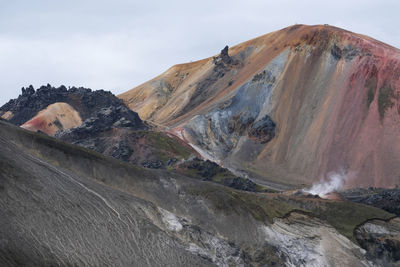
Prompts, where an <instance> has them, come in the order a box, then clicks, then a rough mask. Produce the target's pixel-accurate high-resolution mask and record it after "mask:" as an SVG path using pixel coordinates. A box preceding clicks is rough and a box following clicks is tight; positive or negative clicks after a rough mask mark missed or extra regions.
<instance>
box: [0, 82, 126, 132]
mask: <svg viewBox="0 0 400 267" xmlns="http://www.w3.org/2000/svg"><path fill="white" fill-rule="evenodd" d="M56 102H65V103H68V104H69V105H71V106H72V107H73V108H74V109H76V110H77V111H78V112H79V114H80V115H81V117H82V119H83V120H85V119H87V118H89V117H91V116H92V115H93V114H94V113H95V112H97V111H99V110H100V109H102V108H106V107H109V106H115V107H117V106H121V105H124V104H123V103H122V101H121V100H120V99H118V98H117V97H116V96H115V95H113V94H112V93H111V92H108V91H104V90H97V91H92V90H91V89H88V88H83V87H79V88H77V87H72V88H70V89H67V88H66V87H65V86H63V85H62V86H60V87H58V88H56V87H52V86H51V85H50V84H47V85H46V86H41V87H40V88H38V89H37V90H36V91H35V89H34V88H33V86H32V85H30V86H29V87H27V88H22V89H21V94H20V95H19V96H18V97H17V98H15V99H11V100H10V101H8V103H6V104H4V105H3V106H2V107H0V111H2V112H6V111H11V112H12V114H13V117H12V118H11V119H10V120H9V122H11V123H13V124H16V125H22V124H24V123H25V122H26V121H28V120H29V119H31V118H32V117H34V116H35V115H36V114H37V113H38V112H39V111H41V110H43V109H45V108H46V107H47V106H49V105H51V104H54V103H56Z"/></svg>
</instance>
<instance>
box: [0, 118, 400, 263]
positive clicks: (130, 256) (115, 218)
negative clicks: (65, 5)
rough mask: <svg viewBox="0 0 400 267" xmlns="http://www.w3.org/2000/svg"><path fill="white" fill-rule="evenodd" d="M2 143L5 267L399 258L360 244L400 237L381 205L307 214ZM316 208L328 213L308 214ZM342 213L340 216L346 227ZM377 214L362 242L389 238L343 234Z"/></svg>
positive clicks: (19, 138)
mask: <svg viewBox="0 0 400 267" xmlns="http://www.w3.org/2000/svg"><path fill="white" fill-rule="evenodd" d="M0 143H1V145H0V164H1V172H0V191H1V194H0V207H1V209H0V225H1V227H0V240H1V242H0V265H2V266H3V265H4V266H23V265H29V266H83V265H86V266H110V265H112V266H214V265H217V266H274V265H277V266H282V265H288V266H289V265H296V266H302V265H303V266H306V265H308V266H309V265H315V266H317V265H318V266H321V264H323V265H324V264H325V265H346V266H373V265H375V264H378V263H379V262H384V263H390V264H391V263H393V262H394V263H396V261H397V260H396V258H395V256H393V255H392V254H385V255H384V256H382V257H383V258H382V259H375V258H373V256H374V254H373V253H370V254H368V253H367V254H366V253H365V251H363V250H362V249H361V248H360V246H359V245H358V244H357V242H359V243H361V244H365V246H369V247H371V248H373V245H375V246H376V245H377V242H379V241H380V240H382V239H384V240H392V241H393V240H394V241H395V240H396V239H395V237H396V235H397V237H398V232H396V231H397V230H396V229H397V228H396V227H398V226H399V222H398V221H396V220H393V219H392V220H390V218H392V217H393V215H392V214H389V213H386V212H384V211H382V210H379V209H375V208H372V207H366V206H364V205H359V204H354V203H350V202H349V203H347V202H343V203H339V204H340V207H341V208H340V209H338V208H334V209H333V208H332V207H333V206H334V205H333V204H335V205H336V204H337V203H333V202H330V201H324V200H319V199H312V200H311V201H309V200H306V199H303V200H301V201H303V202H304V201H309V202H307V205H303V207H300V205H298V204H296V203H298V202H299V201H300V200H298V199H294V198H285V197H284V196H279V197H274V195H273V194H272V195H267V194H254V193H246V192H241V191H237V190H233V189H230V188H228V187H224V186H220V185H216V184H213V183H209V182H206V181H198V180H194V179H190V178H186V177H184V176H182V175H179V174H176V173H174V172H170V171H165V170H149V169H143V168H140V167H137V166H133V165H130V164H125V163H123V162H121V161H117V160H115V159H112V158H108V157H105V156H103V155H101V154H98V153H94V152H92V151H90V150H86V149H83V148H80V147H78V146H74V145H70V144H67V143H63V142H60V141H58V140H56V139H54V138H50V137H47V136H44V135H41V134H38V133H32V132H28V131H25V130H23V129H20V128H18V127H15V126H12V125H10V124H9V123H7V122H4V121H0ZM301 201H300V202H301ZM313 205H314V208H315V210H316V211H318V212H319V213H318V212H316V213H314V212H313V208H310V209H309V211H307V210H305V208H307V207H312V206H313ZM318 205H323V209H319V208H318ZM332 205H333V206H332ZM354 209H357V210H358V211H359V212H358V213H355V212H353V210H354ZM299 210H303V211H302V212H300V211H299ZM324 210H325V211H324ZM321 211H322V212H325V213H322V214H321ZM333 212H335V213H336V214H338V215H336V218H335V219H336V220H337V221H336V224H335V225H336V226H335V227H332V226H331V225H333V224H332V223H333V222H334V221H330V216H329V214H331V213H333ZM360 212H361V213H360ZM339 216H340V218H339ZM363 216H364V217H363ZM360 217H363V218H360ZM372 218H381V219H380V220H378V221H379V223H376V224H373V226H372V227H370V226H368V227H364V228H365V229H364V228H363V230H364V231H366V232H367V234H362V235H360V237H359V238H363V237H364V236H365V237H366V238H368V237H369V236H371V235H373V236H375V237H376V235H377V234H381V235H382V233H374V225H375V226H376V225H378V226H380V227H381V228H382V227H384V228H385V227H386V228H388V229H390V231H391V234H392V235H386V236H385V235H383V236H382V238H379V239H377V241H374V240H375V239H374V240H372V241H371V240H368V242H364V243H363V242H360V241H355V240H356V239H355V237H354V236H352V234H351V233H349V232H348V231H344V230H343V229H345V228H346V227H349V226H351V227H350V229H351V228H352V227H355V228H354V229H355V230H356V228H357V227H358V228H359V226H357V225H361V226H363V225H365V224H364V223H365V222H367V221H368V219H372ZM386 221H388V222H389V224H390V225H387V224H388V223H387V222H386ZM360 222H361V223H360ZM369 223H373V222H372V221H369ZM392 224H393V225H394V226H393V227H392V226H391V225H392ZM390 227H391V228H390ZM358 228H357V229H358ZM381 228H379V229H381ZM393 229H394V230H393ZM371 232H372V234H371ZM363 233H364V232H363ZM393 235H394V236H395V237H393ZM351 240H354V241H351ZM361 241H362V240H361ZM371 242H372V245H371ZM390 244H393V242H392V243H390V242H388V244H386V245H388V246H390ZM378 245H379V244H378ZM366 248H368V247H366ZM395 249H396V247H393V245H392V250H395ZM369 257H370V258H369ZM374 262H375V263H374Z"/></svg>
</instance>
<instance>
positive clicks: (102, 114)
mask: <svg viewBox="0 0 400 267" xmlns="http://www.w3.org/2000/svg"><path fill="white" fill-rule="evenodd" d="M111 128H130V129H135V130H139V129H145V128H146V126H145V125H144V124H143V122H142V120H141V119H140V118H139V116H138V115H137V113H136V112H133V111H132V110H130V109H128V108H126V107H124V106H117V107H115V106H109V107H107V108H102V109H101V110H99V111H98V112H97V113H95V114H94V115H93V116H92V117H90V118H88V119H86V120H85V121H84V122H83V123H82V125H80V126H79V127H76V128H72V129H68V130H65V131H62V132H59V133H57V134H56V137H57V138H59V139H61V140H64V141H67V142H74V143H79V141H80V140H82V141H87V140H88V139H90V138H93V137H94V136H96V135H98V134H99V133H101V132H104V131H108V130H110V129H111Z"/></svg>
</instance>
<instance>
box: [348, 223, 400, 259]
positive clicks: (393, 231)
mask: <svg viewBox="0 0 400 267" xmlns="http://www.w3.org/2000/svg"><path fill="white" fill-rule="evenodd" d="M354 234H355V237H356V239H357V242H358V243H359V244H360V245H361V247H362V248H364V249H365V250H366V251H367V255H368V257H369V258H370V259H372V260H374V261H375V262H376V263H377V264H378V265H379V266H399V264H400V218H395V219H392V220H389V221H382V220H371V221H368V222H366V223H364V224H362V225H361V226H360V227H358V228H357V229H356V230H355V232H354Z"/></svg>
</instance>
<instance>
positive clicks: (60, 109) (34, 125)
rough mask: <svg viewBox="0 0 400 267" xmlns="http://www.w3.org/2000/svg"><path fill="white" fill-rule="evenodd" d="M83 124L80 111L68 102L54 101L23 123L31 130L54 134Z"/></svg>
mask: <svg viewBox="0 0 400 267" xmlns="http://www.w3.org/2000/svg"><path fill="white" fill-rule="evenodd" d="M81 124H82V119H81V116H79V113H78V112H77V111H76V110H75V109H74V108H73V107H71V106H70V105H68V104H67V103H62V102H61V103H54V104H51V105H49V106H48V107H47V108H46V109H44V110H42V111H40V112H39V113H38V114H37V115H36V116H35V117H33V118H32V119H30V120H29V121H27V122H25V123H24V124H22V125H21V127H22V128H24V129H27V130H30V131H34V132H37V131H42V132H44V133H46V134H48V135H54V134H56V133H57V132H58V131H62V130H66V129H69V128H75V127H78V126H79V125H81Z"/></svg>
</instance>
